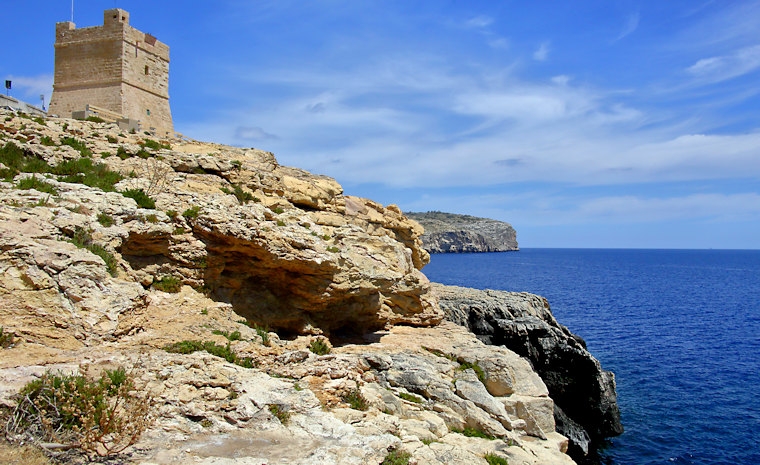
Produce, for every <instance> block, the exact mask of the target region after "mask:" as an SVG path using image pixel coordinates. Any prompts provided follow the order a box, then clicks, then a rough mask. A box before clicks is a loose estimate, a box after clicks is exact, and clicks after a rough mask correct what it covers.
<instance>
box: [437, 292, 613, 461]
mask: <svg viewBox="0 0 760 465" xmlns="http://www.w3.org/2000/svg"><path fill="white" fill-rule="evenodd" d="M433 291H434V293H435V294H437V295H438V297H439V300H440V306H441V309H443V311H444V312H445V313H446V317H447V318H448V319H449V320H451V321H453V322H454V323H457V324H459V325H462V326H465V327H467V328H469V329H470V331H472V332H473V333H475V334H476V335H477V336H478V338H480V339H481V340H482V341H483V342H485V343H487V344H493V345H503V346H505V347H507V348H508V349H510V350H513V351H514V352H516V353H518V354H520V355H522V356H523V357H525V358H527V359H528V360H529V361H530V362H531V364H532V365H533V368H534V369H535V370H536V372H537V373H538V374H539V375H540V376H541V379H543V381H544V383H546V386H547V387H548V388H549V395H550V396H551V398H552V399H554V401H555V403H556V408H555V421H556V422H557V431H558V432H560V433H562V434H563V435H565V436H567V437H568V438H569V439H570V441H571V449H570V454H571V456H575V457H577V458H579V459H580V458H583V457H584V456H585V455H587V454H588V453H589V451H590V450H593V449H594V448H595V445H596V444H597V443H598V442H599V441H600V440H602V439H603V438H605V437H610V436H616V435H619V434H621V433H622V432H623V426H622V424H621V423H620V411H619V410H618V406H617V395H616V392H615V375H614V374H613V373H612V372H610V371H605V370H603V369H602V368H601V366H600V364H599V361H598V360H596V359H595V358H594V357H593V356H592V355H591V354H590V353H589V352H588V351H587V350H586V343H585V342H584V341H583V339H581V338H580V337H578V336H576V335H574V334H572V333H571V332H570V331H569V330H568V329H567V328H566V327H564V326H562V325H561V324H559V323H558V322H557V320H555V319H554V316H553V315H552V314H551V310H550V308H549V303H548V302H547V301H546V299H544V298H543V297H540V296H537V295H534V294H529V293H524V292H520V293H517V292H504V291H493V290H485V291H479V290H475V289H468V288H461V287H454V286H443V285H440V284H435V285H434V287H433Z"/></svg>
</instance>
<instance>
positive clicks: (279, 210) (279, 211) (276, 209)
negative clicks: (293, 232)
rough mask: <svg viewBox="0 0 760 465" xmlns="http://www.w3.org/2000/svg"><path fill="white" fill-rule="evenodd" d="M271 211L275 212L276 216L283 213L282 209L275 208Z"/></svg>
mask: <svg viewBox="0 0 760 465" xmlns="http://www.w3.org/2000/svg"><path fill="white" fill-rule="evenodd" d="M272 211H273V212H275V213H277V214H278V215H279V214H280V213H285V210H283V209H282V207H275V208H274V210H272Z"/></svg>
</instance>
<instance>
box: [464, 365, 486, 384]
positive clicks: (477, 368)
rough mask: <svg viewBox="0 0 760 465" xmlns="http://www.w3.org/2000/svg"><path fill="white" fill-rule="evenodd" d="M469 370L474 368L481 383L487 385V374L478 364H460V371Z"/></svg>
mask: <svg viewBox="0 0 760 465" xmlns="http://www.w3.org/2000/svg"><path fill="white" fill-rule="evenodd" d="M468 368H472V369H473V371H475V374H476V375H478V379H479V380H480V382H481V383H484V384H485V382H486V373H485V372H484V371H483V368H481V367H480V365H478V362H473V363H470V362H459V369H460V370H462V371H464V370H466V369H468Z"/></svg>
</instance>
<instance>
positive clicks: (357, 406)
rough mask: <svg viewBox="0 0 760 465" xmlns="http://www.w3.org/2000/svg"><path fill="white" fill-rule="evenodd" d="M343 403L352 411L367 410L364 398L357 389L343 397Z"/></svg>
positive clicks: (367, 405)
mask: <svg viewBox="0 0 760 465" xmlns="http://www.w3.org/2000/svg"><path fill="white" fill-rule="evenodd" d="M343 402H345V403H347V404H348V405H349V406H350V407H351V408H352V409H354V410H362V411H364V410H367V409H368V408H369V404H368V403H367V399H365V398H364V396H363V395H362V393H361V391H359V390H358V389H354V390H353V391H350V392H349V393H348V394H346V395H344V396H343Z"/></svg>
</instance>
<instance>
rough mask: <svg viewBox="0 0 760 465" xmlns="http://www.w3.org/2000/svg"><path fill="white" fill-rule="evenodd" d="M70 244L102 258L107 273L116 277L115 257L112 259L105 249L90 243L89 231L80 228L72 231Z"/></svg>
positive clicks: (117, 264)
mask: <svg viewBox="0 0 760 465" xmlns="http://www.w3.org/2000/svg"><path fill="white" fill-rule="evenodd" d="M71 243H72V244H74V245H75V246H77V247H79V248H81V249H87V250H89V251H90V252H92V253H94V254H95V255H97V256H98V257H100V258H102V259H103V261H104V262H105V264H106V268H107V269H108V273H109V274H110V275H111V276H116V274H117V273H118V271H119V262H118V261H117V260H116V257H114V256H113V254H112V253H111V252H109V251H108V250H106V248H105V247H103V246H102V245H99V244H95V243H93V242H92V232H91V231H89V230H87V229H84V228H81V227H77V228H76V229H75V230H74V235H73V236H72V238H71Z"/></svg>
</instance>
